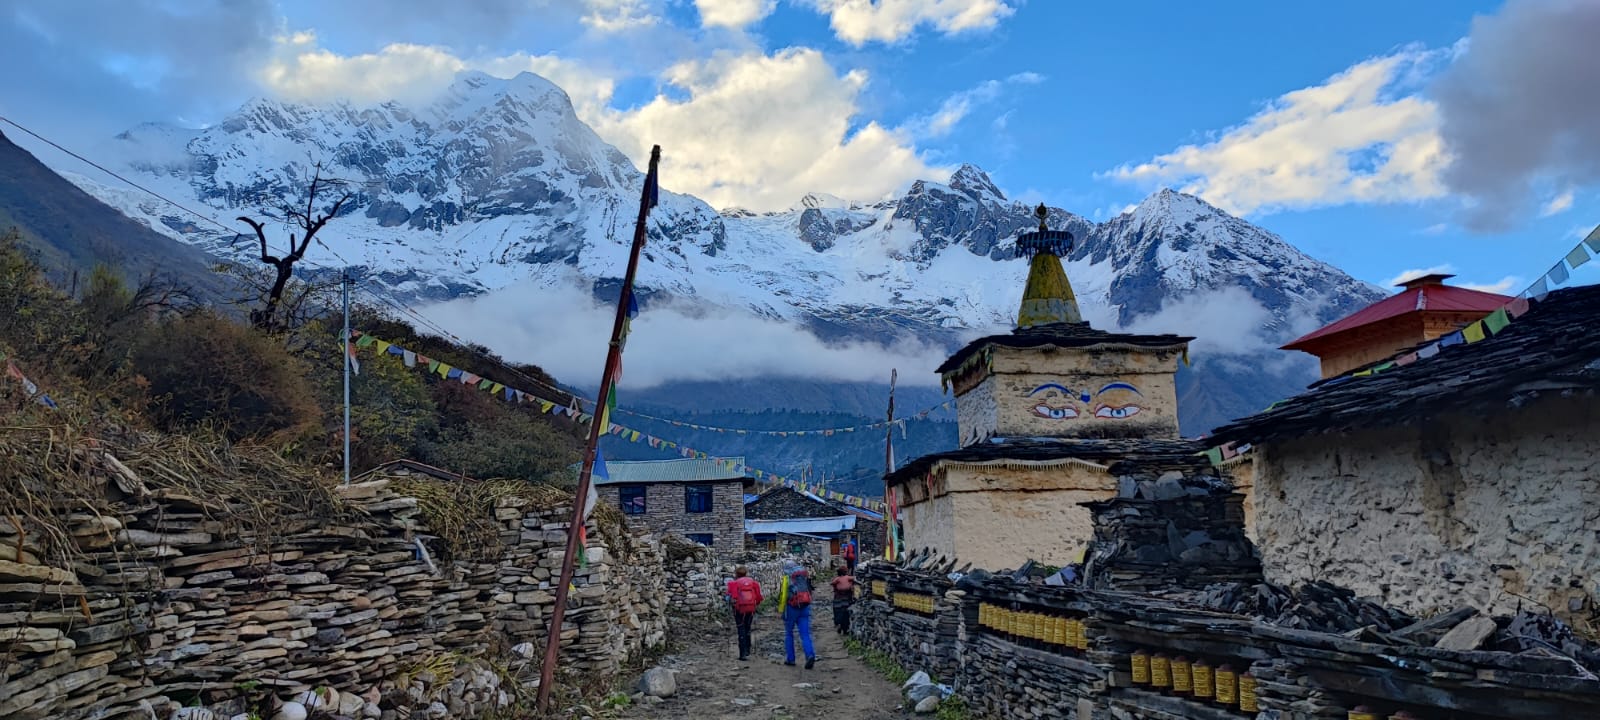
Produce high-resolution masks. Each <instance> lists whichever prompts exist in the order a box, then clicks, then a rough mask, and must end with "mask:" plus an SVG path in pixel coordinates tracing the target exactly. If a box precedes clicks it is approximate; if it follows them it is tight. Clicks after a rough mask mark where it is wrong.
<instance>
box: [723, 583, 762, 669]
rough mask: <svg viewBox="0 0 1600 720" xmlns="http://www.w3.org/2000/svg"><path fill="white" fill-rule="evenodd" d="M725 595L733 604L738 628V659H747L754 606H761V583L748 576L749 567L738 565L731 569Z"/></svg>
mask: <svg viewBox="0 0 1600 720" xmlns="http://www.w3.org/2000/svg"><path fill="white" fill-rule="evenodd" d="M727 596H728V604H729V605H732V606H733V623H734V625H735V626H737V627H738V628H739V659H740V660H749V659H750V629H751V628H752V627H753V626H754V625H755V622H756V608H758V607H761V600H762V597H761V583H758V582H756V579H755V578H753V577H750V569H749V568H746V567H745V566H743V565H740V566H739V567H736V568H734V569H733V579H732V580H729V581H728V593H727Z"/></svg>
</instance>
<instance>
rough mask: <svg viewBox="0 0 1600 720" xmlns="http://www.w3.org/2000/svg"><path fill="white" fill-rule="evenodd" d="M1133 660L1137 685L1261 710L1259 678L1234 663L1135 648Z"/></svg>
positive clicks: (1198, 700)
mask: <svg viewBox="0 0 1600 720" xmlns="http://www.w3.org/2000/svg"><path fill="white" fill-rule="evenodd" d="M1131 662H1132V671H1133V683H1134V684H1135V685H1146V686H1149V687H1150V688H1151V689H1153V690H1157V691H1160V692H1163V693H1168V694H1172V695H1180V696H1183V697H1187V698H1189V699H1191V700H1194V701H1196V702H1209V703H1215V704H1218V705H1223V706H1226V707H1228V708H1233V709H1237V710H1240V711H1241V712H1250V713H1253V712H1259V711H1260V708H1259V707H1258V706H1257V703H1256V679H1255V678H1254V677H1251V675H1250V673H1248V672H1245V673H1239V672H1238V671H1236V670H1234V669H1233V666H1232V665H1228V664H1222V665H1215V666H1213V665H1212V664H1211V663H1209V662H1207V661H1205V660H1204V659H1200V660H1195V661H1193V662H1190V661H1189V659H1188V658H1186V657H1183V656H1182V655H1179V656H1177V657H1172V658H1169V657H1167V656H1166V655H1165V654H1162V653H1155V654H1153V655H1152V654H1149V653H1146V652H1145V651H1143V650H1136V651H1134V653H1133V657H1132V659H1131ZM1350 720H1356V718H1354V717H1352V718H1351V719H1350Z"/></svg>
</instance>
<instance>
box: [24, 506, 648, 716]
mask: <svg viewBox="0 0 1600 720" xmlns="http://www.w3.org/2000/svg"><path fill="white" fill-rule="evenodd" d="M389 485H390V481H388V480H378V481H374V482H370V483H361V484H356V485H352V486H347V487H344V488H341V489H340V494H341V495H342V497H343V498H344V501H345V502H346V503H348V504H349V505H350V506H352V507H353V509H355V510H356V513H355V514H353V515H352V516H351V517H350V518H349V519H347V520H340V521H337V522H331V523H330V522H328V521H326V520H322V519H312V518H295V517H286V518H283V519H282V526H281V528H280V534H279V535H278V536H277V537H275V538H274V539H272V540H271V541H270V543H269V544H268V545H266V546H262V545H259V544H253V543H252V544H247V543H241V542H238V541H234V540H228V539H225V538H226V537H229V535H228V534H227V533H228V530H229V528H230V527H231V526H232V523H236V522H238V521H237V520H236V519H234V520H230V518H229V517H228V512H229V511H228V510H227V508H228V507H229V506H228V505H227V504H226V503H225V502H219V501H210V500H202V499H197V498H193V497H187V496H184V495H181V494H176V493H172V492H170V491H167V490H161V489H157V490H150V489H147V488H142V487H141V488H138V491H137V492H136V493H132V494H133V495H135V497H136V498H138V499H137V501H135V502H131V503H124V504H122V505H121V506H120V507H122V508H123V510H122V511H121V512H118V513H116V514H109V515H97V514H89V513H83V514H75V515H71V516H69V517H67V518H66V520H67V527H68V528H69V529H70V533H71V537H72V538H73V539H74V540H75V541H76V543H77V544H78V546H79V547H80V548H81V549H82V551H83V555H82V560H81V561H80V562H77V563H75V564H74V565H73V566H72V567H71V568H62V567H52V566H49V565H46V564H41V562H40V555H41V554H42V551H41V550H40V549H39V548H38V547H37V546H36V545H35V544H34V543H35V538H37V537H39V535H38V532H39V529H38V528H32V527H28V526H23V527H17V526H15V525H13V524H11V522H10V521H7V520H3V519H0V548H5V550H4V551H3V552H5V555H4V557H5V558H6V559H5V560H3V561H0V660H3V662H0V717H4V718H7V719H8V720H32V719H35V718H52V719H64V720H75V719H79V718H139V719H140V720H144V719H145V718H149V717H152V714H155V716H157V717H160V718H162V719H163V720H164V719H165V718H166V717H167V716H168V713H169V712H170V708H173V707H176V706H177V705H179V704H185V705H186V704H189V703H190V702H192V701H194V700H200V701H201V702H203V703H205V704H208V705H212V706H215V707H218V708H219V709H221V710H222V711H223V712H224V713H225V714H224V716H227V714H231V713H233V712H243V711H244V708H245V702H246V701H247V700H248V701H250V702H251V703H252V704H256V705H260V704H262V703H265V704H266V705H267V706H268V713H267V716H270V715H271V710H270V706H271V705H273V704H274V703H273V698H277V699H280V700H282V699H288V698H291V697H297V696H302V695H303V694H304V693H305V692H306V691H309V690H311V689H313V688H318V687H325V688H332V689H333V691H334V692H335V693H339V694H337V695H334V696H332V697H336V698H338V699H339V701H341V705H340V706H337V707H336V706H334V705H332V704H330V706H329V707H330V709H343V710H346V711H348V713H347V714H356V715H360V714H365V715H366V716H368V717H385V718H390V717H396V713H397V712H399V711H401V710H404V711H405V712H406V715H405V716H407V717H412V718H439V717H459V716H465V715H464V713H467V712H469V711H470V712H474V713H475V712H478V711H481V710H485V709H491V708H493V707H494V706H496V705H504V704H505V703H507V702H509V701H510V697H509V695H508V694H507V693H506V692H505V691H503V690H500V689H499V685H498V682H493V683H491V682H482V680H483V678H482V677H481V675H482V674H483V673H482V672H481V671H479V670H474V671H471V672H470V673H466V674H458V676H457V680H458V681H459V682H450V683H444V682H441V683H440V684H439V685H437V686H434V685H429V684H427V683H426V682H423V681H421V680H413V681H412V682H411V684H410V685H406V684H402V683H397V682H395V678H397V677H399V676H402V673H408V672H410V671H412V670H413V669H415V668H419V667H421V666H423V665H424V663H426V662H428V661H430V660H439V659H441V658H442V659H443V660H444V662H445V666H446V667H448V666H450V665H452V664H458V663H459V662H460V661H462V660H465V659H468V658H484V659H490V660H497V661H504V662H508V663H510V664H511V665H512V666H514V667H521V668H523V669H524V670H525V671H526V670H529V669H530V666H531V664H536V661H532V662H530V661H531V657H532V655H533V652H532V651H531V648H532V647H537V646H542V643H543V637H542V636H543V634H544V630H543V628H544V624H545V623H546V622H548V615H549V612H550V610H551V606H552V604H553V602H554V594H553V589H552V585H553V580H552V579H551V578H552V577H553V576H554V575H555V573H556V571H557V568H558V567H559V563H560V560H561V554H562V551H563V546H564V539H565V528H566V519H567V518H568V517H569V515H570V512H571V506H570V500H566V501H565V504H564V505H562V504H556V505H555V506H551V505H550V504H549V503H548V502H545V503H535V502H532V501H530V500H527V499H524V498H519V497H502V498H499V499H498V500H497V501H496V506H495V511H494V512H495V520H496V522H497V524H498V528H499V535H500V539H501V545H502V550H501V552H500V553H499V556H498V558H496V559H493V560H488V561H471V560H455V561H448V562H447V561H445V560H442V559H440V558H439V557H436V556H435V555H436V553H437V551H438V550H439V549H440V547H439V546H437V545H432V547H433V550H432V551H429V552H424V551H423V550H422V549H421V548H420V547H419V544H418V543H417V538H419V537H423V536H427V535H429V529H428V528H427V527H426V525H425V524H424V522H423V519H422V517H421V512H420V510H419V503H418V500H417V499H416V498H412V497H406V496H401V495H398V494H396V493H395V492H393V491H391V490H390V489H389ZM590 529H591V532H590V533H589V538H590V556H589V563H588V565H587V567H585V568H582V569H580V570H579V571H578V572H577V575H576V577H575V579H574V585H575V586H576V592H575V594H574V596H573V601H572V602H573V604H572V606H571V607H570V608H569V611H568V613H567V615H566V618H567V623H568V624H567V625H566V626H565V628H564V632H563V634H562V645H563V651H562V667H563V670H564V671H566V672H569V673H571V674H572V676H573V677H581V678H584V679H587V680H590V681H592V680H594V679H596V678H603V677H605V676H607V675H608V674H610V673H613V672H615V671H616V670H617V669H618V668H619V665H620V663H622V662H623V661H624V660H626V659H627V658H629V657H631V656H635V655H638V654H639V653H641V652H642V651H644V650H645V649H647V648H651V647H655V646H659V645H660V644H661V643H662V642H663V641H664V639H665V632H666V610H667V608H666V603H667V600H666V598H668V597H670V594H669V593H668V592H667V589H666V582H667V578H668V577H669V575H670V573H669V572H668V571H667V570H666V568H665V565H664V560H663V557H662V553H661V547H660V545H659V543H658V542H657V541H656V540H655V539H654V538H653V537H651V536H645V535H639V534H634V535H625V536H622V537H612V538H611V541H612V542H613V543H615V544H614V546H612V547H607V546H605V545H604V544H603V542H604V541H603V540H602V535H603V534H604V533H603V532H601V531H600V530H599V529H598V528H596V527H593V526H591V528H590ZM517 648H521V650H517V652H510V651H511V650H516V649H517ZM519 654H520V655H521V657H523V658H524V659H523V660H521V661H517V660H516V658H517V656H518V655H519ZM536 672H537V671H536V669H535V670H533V673H534V674H535V675H536ZM474 673H476V674H474ZM492 674H493V673H490V675H492ZM416 677H419V678H433V677H435V676H434V675H433V674H432V671H429V672H426V673H423V674H422V675H418V676H416ZM457 685H459V686H460V687H457ZM439 693H442V694H439ZM436 694H438V695H437V697H436V696H435V695H436ZM325 697H328V696H325Z"/></svg>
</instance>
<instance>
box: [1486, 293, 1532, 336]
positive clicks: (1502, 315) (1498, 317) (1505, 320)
mask: <svg viewBox="0 0 1600 720" xmlns="http://www.w3.org/2000/svg"><path fill="white" fill-rule="evenodd" d="M1524 302H1526V301H1524ZM1510 324H1511V316H1510V314H1509V313H1507V312H1506V309H1505V308H1499V309H1497V310H1495V311H1494V312H1492V313H1489V316H1488V317H1486V318H1484V319H1483V326H1484V327H1485V328H1487V329H1488V330H1489V332H1492V333H1494V334H1496V335H1499V334H1500V331H1501V330H1504V329H1506V326H1507V325H1510Z"/></svg>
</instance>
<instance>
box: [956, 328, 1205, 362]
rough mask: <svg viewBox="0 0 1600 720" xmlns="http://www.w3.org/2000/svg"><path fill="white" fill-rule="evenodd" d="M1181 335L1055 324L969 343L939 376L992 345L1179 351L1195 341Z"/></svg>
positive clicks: (957, 353)
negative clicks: (1141, 348)
mask: <svg viewBox="0 0 1600 720" xmlns="http://www.w3.org/2000/svg"><path fill="white" fill-rule="evenodd" d="M1193 339H1194V338H1192V337H1184V336H1182V335H1134V334H1128V333H1113V332H1106V331H1104V330H1096V329H1094V328H1093V327H1090V326H1089V323H1086V322H1082V323H1052V324H1049V325H1036V326H1034V327H1030V328H1021V329H1017V330H1013V331H1012V332H1010V333H1006V334H1004V335H989V336H987V337H981V338H978V339H977V340H973V341H972V342H970V343H967V345H966V347H963V348H961V349H960V350H957V351H956V353H955V354H954V355H951V356H950V359H948V360H945V361H944V364H943V365H940V366H939V368H938V370H936V371H935V372H938V373H947V372H950V371H951V370H954V369H956V368H959V367H961V365H962V363H964V362H966V360H967V358H969V357H972V356H973V354H975V353H977V352H978V351H979V350H982V349H983V348H984V347H986V346H989V345H999V346H1002V347H1012V348H1036V347H1057V348H1076V347H1092V346H1095V345H1134V346H1138V347H1148V348H1178V347H1181V346H1183V345H1184V344H1185V343H1187V342H1189V341H1190V340H1193Z"/></svg>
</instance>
